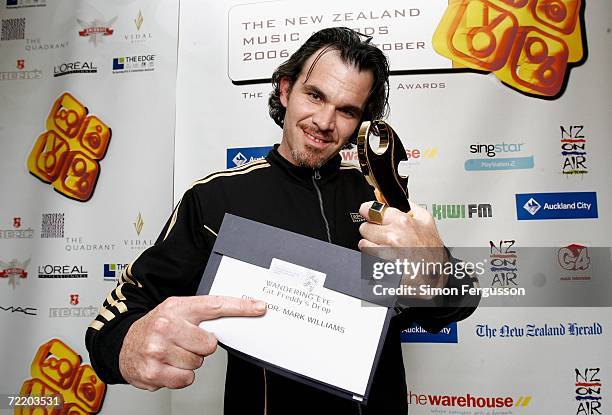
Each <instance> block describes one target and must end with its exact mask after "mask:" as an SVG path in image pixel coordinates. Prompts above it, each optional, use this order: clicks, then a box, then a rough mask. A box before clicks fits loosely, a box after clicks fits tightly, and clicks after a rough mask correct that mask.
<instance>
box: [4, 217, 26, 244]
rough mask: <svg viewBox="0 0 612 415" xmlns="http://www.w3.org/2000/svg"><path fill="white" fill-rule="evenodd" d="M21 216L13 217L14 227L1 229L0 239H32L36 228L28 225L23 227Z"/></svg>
mask: <svg viewBox="0 0 612 415" xmlns="http://www.w3.org/2000/svg"><path fill="white" fill-rule="evenodd" d="M21 226H22V220H21V218H13V229H0V239H32V238H33V237H34V229H32V228H30V227H28V228H26V229H21Z"/></svg>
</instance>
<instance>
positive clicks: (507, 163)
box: [465, 142, 534, 171]
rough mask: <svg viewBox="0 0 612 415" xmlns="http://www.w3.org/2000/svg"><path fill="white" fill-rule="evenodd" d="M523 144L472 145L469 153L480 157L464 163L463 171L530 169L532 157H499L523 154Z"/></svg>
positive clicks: (532, 164)
mask: <svg viewBox="0 0 612 415" xmlns="http://www.w3.org/2000/svg"><path fill="white" fill-rule="evenodd" d="M524 145H525V143H506V142H502V143H499V144H472V145H470V153H471V154H477V155H479V156H482V157H480V158H473V159H468V160H466V161H465V170H468V171H475V170H514V169H532V168H533V166H534V163H533V156H532V155H531V156H522V157H499V158H498V156H499V155H500V154H507V153H519V152H523V148H522V147H523V146H524Z"/></svg>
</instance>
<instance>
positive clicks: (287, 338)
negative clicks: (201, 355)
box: [200, 256, 388, 399]
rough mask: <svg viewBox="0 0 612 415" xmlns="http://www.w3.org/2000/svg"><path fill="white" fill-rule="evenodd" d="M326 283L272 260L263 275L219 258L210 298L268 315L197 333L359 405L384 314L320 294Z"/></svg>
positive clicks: (223, 322) (224, 321)
mask: <svg viewBox="0 0 612 415" xmlns="http://www.w3.org/2000/svg"><path fill="white" fill-rule="evenodd" d="M325 277H326V275H325V274H323V273H321V272H318V271H315V270H312V269H308V268H304V267H301V266H299V265H295V264H291V263H289V262H285V261H281V260H278V259H273V260H272V264H271V266H270V269H267V268H262V267H259V266H256V265H252V264H249V263H247V262H244V261H240V260H237V259H233V258H230V257H228V256H223V258H222V259H221V263H220V264H219V267H218V269H217V273H216V275H215V278H214V281H213V284H212V287H211V289H210V294H211V295H225V296H232V297H240V298H255V299H258V300H262V301H265V302H266V303H267V305H268V310H267V312H266V314H265V315H264V316H263V317H256V318H248V317H224V318H220V319H217V320H211V321H204V322H202V323H201V324H200V327H202V328H203V329H205V330H207V331H210V332H212V333H214V334H215V336H216V337H217V339H218V340H219V342H221V343H223V344H224V345H226V346H228V347H230V348H232V349H235V350H237V351H239V352H242V353H244V354H246V355H249V356H251V357H254V358H256V359H259V360H262V361H265V362H267V363H270V364H272V365H275V366H279V367H281V368H284V369H286V370H289V371H291V372H296V373H299V374H301V375H303V376H306V377H309V378H311V379H314V380H316V381H319V382H323V383H326V384H329V385H332V386H334V387H337V388H340V389H344V390H345V391H348V392H351V393H353V394H355V395H357V396H354V398H355V399H360V398H361V397H363V396H365V394H366V389H367V386H368V381H369V378H370V374H371V371H372V367H373V364H374V360H375V357H376V351H377V349H378V346H379V342H380V338H381V335H382V331H383V328H384V325H385V318H386V315H387V311H388V309H387V308H386V307H381V306H377V305H374V304H371V303H366V302H364V301H362V300H360V299H358V298H354V297H351V296H348V295H345V294H342V293H339V292H336V291H333V290H330V289H327V288H324V287H323V284H324V282H325ZM355 278H360V276H359V275H358V274H356V275H355Z"/></svg>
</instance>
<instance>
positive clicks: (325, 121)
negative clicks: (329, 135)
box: [312, 105, 336, 131]
mask: <svg viewBox="0 0 612 415" xmlns="http://www.w3.org/2000/svg"><path fill="white" fill-rule="evenodd" d="M312 122H313V123H314V124H315V125H316V126H317V127H318V128H319V130H321V131H328V130H333V129H334V128H335V126H336V109H335V108H334V107H333V106H332V105H323V106H322V107H320V108H319V110H318V111H317V112H315V113H314V114H313V115H312Z"/></svg>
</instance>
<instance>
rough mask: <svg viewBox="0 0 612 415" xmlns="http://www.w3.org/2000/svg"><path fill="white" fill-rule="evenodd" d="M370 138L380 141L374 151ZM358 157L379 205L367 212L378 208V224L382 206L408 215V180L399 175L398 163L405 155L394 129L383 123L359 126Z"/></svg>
mask: <svg viewBox="0 0 612 415" xmlns="http://www.w3.org/2000/svg"><path fill="white" fill-rule="evenodd" d="M371 136H375V137H378V139H379V142H378V146H377V148H376V149H372V147H371V145H370V137H371ZM357 154H358V156H359V166H360V167H361V171H362V172H363V174H364V175H365V177H366V179H367V180H368V182H369V183H370V185H372V186H373V187H374V189H375V193H376V199H378V201H379V202H380V204H379V205H380V206H375V205H373V207H372V208H371V210H370V212H372V209H374V210H375V211H376V210H377V209H378V210H379V211H380V219H381V221H382V210H383V209H384V207H385V206H384V205H383V204H386V205H388V206H392V207H394V208H396V209H399V210H401V211H402V212H410V203H409V202H408V177H401V176H400V175H399V173H398V166H399V164H400V162H402V161H404V160H408V156H407V155H406V150H404V146H403V145H402V142H401V140H400V139H399V137H398V136H397V134H396V133H395V131H393V128H391V126H390V125H389V124H387V123H386V122H384V121H382V120H374V121H364V122H363V123H361V127H359V134H358V136H357ZM375 204H376V202H375Z"/></svg>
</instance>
